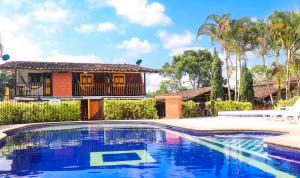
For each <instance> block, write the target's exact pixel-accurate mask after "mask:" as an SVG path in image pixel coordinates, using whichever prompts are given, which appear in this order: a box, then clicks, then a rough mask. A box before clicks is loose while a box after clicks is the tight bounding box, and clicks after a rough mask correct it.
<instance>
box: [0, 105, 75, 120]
mask: <svg viewBox="0 0 300 178" xmlns="http://www.w3.org/2000/svg"><path fill="white" fill-rule="evenodd" d="M80 113H81V110H80V102H79V101H62V102H61V103H60V104H55V105H54V104H49V103H48V102H29V103H25V102H17V101H3V102H0V124H21V123H32V122H56V121H76V120H80Z"/></svg>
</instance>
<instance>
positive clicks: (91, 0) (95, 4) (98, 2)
mask: <svg viewBox="0 0 300 178" xmlns="http://www.w3.org/2000/svg"><path fill="white" fill-rule="evenodd" d="M87 3H88V5H89V8H90V9H94V8H99V7H103V6H105V5H106V1H105V0H87Z"/></svg>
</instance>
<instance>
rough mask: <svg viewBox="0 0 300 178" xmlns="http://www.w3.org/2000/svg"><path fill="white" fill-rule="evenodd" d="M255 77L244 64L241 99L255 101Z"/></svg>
mask: <svg viewBox="0 0 300 178" xmlns="http://www.w3.org/2000/svg"><path fill="white" fill-rule="evenodd" d="M253 99H254V91H253V79H252V75H251V73H250V71H249V69H248V68H247V67H246V66H245V65H244V66H243V67H242V71H241V100H242V101H249V102H253Z"/></svg>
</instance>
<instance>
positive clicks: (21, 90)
mask: <svg viewBox="0 0 300 178" xmlns="http://www.w3.org/2000/svg"><path fill="white" fill-rule="evenodd" d="M51 88H52V87H51V84H49V83H28V84H16V85H15V87H14V88H13V89H12V90H11V95H10V96H16V97H37V96H51V95H52V89H51ZM143 95H145V87H144V84H143V83H134V84H127V83H126V84H124V83H76V84H74V85H73V96H143Z"/></svg>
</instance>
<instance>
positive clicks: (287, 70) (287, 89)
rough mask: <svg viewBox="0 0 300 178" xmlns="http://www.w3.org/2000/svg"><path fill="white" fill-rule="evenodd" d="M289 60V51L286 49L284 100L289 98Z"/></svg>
mask: <svg viewBox="0 0 300 178" xmlns="http://www.w3.org/2000/svg"><path fill="white" fill-rule="evenodd" d="M290 58H291V51H290V50H289V49H288V51H287V60H286V79H285V82H286V93H285V99H289V98H290Z"/></svg>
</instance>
